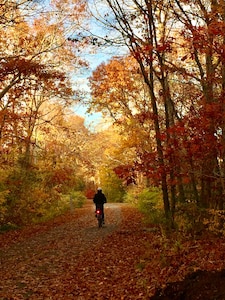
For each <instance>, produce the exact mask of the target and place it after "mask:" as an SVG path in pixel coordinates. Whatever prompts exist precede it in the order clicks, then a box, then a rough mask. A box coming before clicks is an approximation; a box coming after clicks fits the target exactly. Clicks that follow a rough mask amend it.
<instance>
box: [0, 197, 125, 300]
mask: <svg viewBox="0 0 225 300" xmlns="http://www.w3.org/2000/svg"><path fill="white" fill-rule="evenodd" d="M105 215H106V225H105V226H104V227H103V228H101V229H98V228H97V222H96V219H95V218H94V207H93V204H92V203H91V202H89V203H87V204H86V205H85V207H84V208H82V209H77V210H75V212H74V213H73V214H71V215H70V216H69V220H68V221H66V220H67V219H66V220H65V222H63V223H62V224H60V222H59V224H57V222H56V224H55V225H54V224H53V226H52V227H50V229H49V228H48V229H47V228H46V230H45V229H42V230H40V228H39V230H38V231H37V232H35V231H33V234H32V233H31V232H30V233H29V234H25V237H24V238H21V237H18V236H16V235H15V238H16V242H15V243H13V241H12V242H11V243H9V244H8V243H6V244H5V246H4V245H2V246H3V247H2V248H0V299H1V300H3V299H4V300H6V299H59V298H58V297H57V296H55V297H54V296H51V295H54V290H57V287H59V286H60V285H61V283H62V280H63V279H64V278H65V277H66V276H68V274H69V276H72V277H73V274H74V271H75V270H74V266H75V265H76V264H77V263H78V261H79V258H80V257H82V256H84V255H85V252H87V251H88V250H90V249H94V248H95V247H97V245H99V244H101V242H102V240H103V239H104V238H105V237H106V236H107V235H109V234H111V233H112V232H113V231H115V230H116V228H117V227H118V224H119V223H120V222H121V204H106V206H105ZM0 238H1V237H0ZM11 239H12V238H11ZM12 240H13V239H12ZM2 244H4V240H3V241H2ZM68 298H70V296H68ZM64 299H66V297H65V295H64ZM70 299H71V298H70ZM73 299H79V298H73Z"/></svg>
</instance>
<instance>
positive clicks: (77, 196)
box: [70, 191, 87, 208]
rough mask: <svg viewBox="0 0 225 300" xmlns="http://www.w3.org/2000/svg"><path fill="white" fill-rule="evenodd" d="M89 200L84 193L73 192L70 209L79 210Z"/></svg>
mask: <svg viewBox="0 0 225 300" xmlns="http://www.w3.org/2000/svg"><path fill="white" fill-rule="evenodd" d="M86 200H87V198H86V197H85V196H84V194H83V193H82V192H78V191H73V192H71V193H70V207H71V208H79V207H82V206H83V205H84V203H85V201H86Z"/></svg>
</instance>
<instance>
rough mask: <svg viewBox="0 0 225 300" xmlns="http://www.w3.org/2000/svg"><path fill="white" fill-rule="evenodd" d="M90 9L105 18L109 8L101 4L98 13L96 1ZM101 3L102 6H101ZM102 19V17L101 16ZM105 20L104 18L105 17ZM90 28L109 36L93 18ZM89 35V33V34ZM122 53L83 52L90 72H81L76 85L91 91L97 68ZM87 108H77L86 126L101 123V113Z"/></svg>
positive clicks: (113, 49) (107, 49) (108, 50)
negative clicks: (91, 112)
mask: <svg viewBox="0 0 225 300" xmlns="http://www.w3.org/2000/svg"><path fill="white" fill-rule="evenodd" d="M88 2H89V5H90V9H91V11H92V13H93V14H96V13H97V14H98V15H99V14H101V15H102V16H104V14H105V13H106V12H107V7H106V6H105V5H104V4H103V3H102V2H99V4H98V8H97V9H98V12H97V11H96V9H95V6H94V4H93V3H94V2H95V0H89V1H88ZM100 3H101V4H100ZM99 17H100V15H99ZM103 20H104V17H103ZM89 28H90V31H91V33H92V34H94V35H95V36H98V37H101V36H105V35H106V34H107V30H106V29H105V28H104V27H103V26H101V25H100V24H98V22H97V21H96V20H95V19H94V18H93V19H90V20H89ZM110 30H111V29H110ZM87 34H88V32H87ZM108 36H113V33H112V32H110V33H108ZM122 53H125V50H124V48H123V49H122V48H119V47H112V46H107V47H97V46H94V47H93V46H92V47H90V48H89V49H86V50H84V51H82V58H84V59H85V60H86V61H87V62H88V63H89V66H90V67H89V69H88V70H81V72H80V74H78V75H76V76H75V78H74V79H75V81H76V83H77V84H78V85H79V86H80V87H81V88H82V89H84V90H85V91H87V92H88V91H90V90H89V87H88V77H90V76H91V74H92V72H93V71H94V70H95V69H96V67H97V66H99V65H100V64H101V63H102V62H107V61H108V60H110V58H112V57H113V56H118V55H121V54H122ZM86 109H87V108H86V107H85V106H84V105H82V104H78V105H77V106H76V107H75V113H76V114H78V115H80V116H82V117H84V118H85V124H86V125H87V126H90V125H91V126H94V125H95V124H98V123H99V121H101V114H100V113H94V114H91V115H90V114H88V113H87V112H86Z"/></svg>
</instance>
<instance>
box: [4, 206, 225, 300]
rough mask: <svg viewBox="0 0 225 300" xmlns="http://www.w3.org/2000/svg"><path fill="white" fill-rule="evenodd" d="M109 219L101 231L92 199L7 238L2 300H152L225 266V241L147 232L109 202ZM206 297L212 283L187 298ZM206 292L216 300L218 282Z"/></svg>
mask: <svg viewBox="0 0 225 300" xmlns="http://www.w3.org/2000/svg"><path fill="white" fill-rule="evenodd" d="M105 214H106V226H105V227H104V228H102V229H98V228H97V222H96V219H95V217H94V207H93V205H92V203H91V202H90V203H89V204H87V205H85V207H84V208H82V209H76V210H75V211H74V212H73V213H68V214H65V215H64V216H61V217H58V218H56V219H55V220H54V221H50V222H46V223H44V224H40V225H35V226H31V227H29V228H25V229H23V230H21V231H13V232H8V233H6V234H2V235H0V263H1V265H0V300H25V299H30V300H42V299H43V300H50V299H53V300H58V299H65V300H67V299H68V300H69V299H74V300H138V299H142V300H150V299H151V298H152V296H153V295H154V293H155V291H156V289H157V288H162V287H165V286H166V284H167V283H168V282H176V281H182V280H183V279H184V278H185V276H186V275H187V274H191V273H192V272H193V271H196V270H206V274H207V272H209V271H215V270H224V269H225V238H224V237H216V236H214V235H210V234H209V233H207V232H204V233H203V234H202V235H200V236H198V237H196V238H194V239H193V237H191V236H185V235H182V232H180V233H179V235H178V236H177V233H176V232H174V233H172V232H171V233H170V235H169V236H168V237H167V236H165V234H164V233H163V231H161V230H160V228H159V227H157V226H153V225H150V224H149V227H148V228H146V227H145V226H146V225H144V223H143V222H142V215H141V214H140V213H139V212H138V211H137V210H136V209H135V208H132V207H131V206H129V205H126V204H107V207H106V211H105ZM206 279H207V278H206ZM212 280H213V279H212ZM215 280H217V279H215ZM205 282H207V281H205ZM223 282H224V281H221V284H223ZM187 286H189V285H187ZM204 292H205V284H202V286H199V285H198V287H197V289H196V290H194V291H193V295H194V298H187V299H188V300H193V299H194V300H195V299H196V298H195V296H196V294H198V295H204ZM219 292H220V291H219V290H218V293H219ZM209 293H211V296H212V297H211V298H210V297H209ZM207 295H208V296H207V297H208V298H207V299H210V300H211V299H215V297H214V295H215V288H214V285H213V289H212V290H210V291H207ZM220 296H221V295H220ZM224 297H225V294H224ZM153 299H154V298H153ZM157 299H158V298H157ZM165 299H167V298H165ZM169 299H178V298H173V296H171V297H169ZM179 299H180V298H179ZM185 299H186V298H185ZM198 299H206V298H198ZM217 299H225V298H219V296H218V297H217Z"/></svg>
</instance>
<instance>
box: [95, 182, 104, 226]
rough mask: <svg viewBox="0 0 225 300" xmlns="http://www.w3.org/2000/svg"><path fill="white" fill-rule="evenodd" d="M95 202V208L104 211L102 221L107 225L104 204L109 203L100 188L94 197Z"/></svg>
mask: <svg viewBox="0 0 225 300" xmlns="http://www.w3.org/2000/svg"><path fill="white" fill-rule="evenodd" d="M93 202H94V203H95V208H96V210H97V209H100V210H101V211H102V219H103V224H104V223H105V220H104V217H105V216H104V204H105V203H106V202H107V199H106V196H105V195H104V194H103V192H102V189H101V188H100V187H99V188H98V190H97V193H96V194H95V195H94V198H93Z"/></svg>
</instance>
